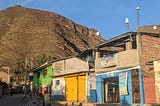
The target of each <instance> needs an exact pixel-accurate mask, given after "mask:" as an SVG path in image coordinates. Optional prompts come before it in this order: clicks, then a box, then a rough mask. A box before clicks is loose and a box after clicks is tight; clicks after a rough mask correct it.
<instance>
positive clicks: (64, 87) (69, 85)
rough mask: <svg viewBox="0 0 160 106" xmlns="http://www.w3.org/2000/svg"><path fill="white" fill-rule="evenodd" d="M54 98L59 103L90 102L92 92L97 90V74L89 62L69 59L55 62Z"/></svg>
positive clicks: (74, 58) (73, 58) (75, 58)
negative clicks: (90, 68)
mask: <svg viewBox="0 0 160 106" xmlns="http://www.w3.org/2000/svg"><path fill="white" fill-rule="evenodd" d="M52 66H53V83H52V98H53V100H58V101H60V100H61V101H73V102H77V101H78V102H86V101H89V96H90V93H89V92H90V90H91V89H95V73H94V71H90V70H89V65H88V63H87V62H85V61H83V60H81V59H79V58H77V57H68V58H64V59H61V60H59V61H54V62H53V63H52Z"/></svg>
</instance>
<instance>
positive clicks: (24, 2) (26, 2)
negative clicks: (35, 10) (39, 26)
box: [14, 0, 33, 5]
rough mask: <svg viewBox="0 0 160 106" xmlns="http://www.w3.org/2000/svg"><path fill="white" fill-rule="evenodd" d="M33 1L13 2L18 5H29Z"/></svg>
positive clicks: (19, 0) (21, 0)
mask: <svg viewBox="0 0 160 106" xmlns="http://www.w3.org/2000/svg"><path fill="white" fill-rule="evenodd" d="M32 1H33V0H15V1H14V2H15V3H16V4H19V5H26V4H29V3H31V2H32Z"/></svg>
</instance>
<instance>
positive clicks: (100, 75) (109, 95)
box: [83, 32, 160, 105]
mask: <svg viewBox="0 0 160 106" xmlns="http://www.w3.org/2000/svg"><path fill="white" fill-rule="evenodd" d="M84 53H85V54H88V55H89V56H92V57H93V59H95V61H94V63H93V64H94V66H95V67H94V69H92V70H94V71H95V72H96V95H97V96H96V98H97V99H96V101H97V102H98V103H118V104H121V105H133V104H136V105H137V104H153V103H157V102H156V93H155V83H154V82H155V78H154V71H153V67H151V66H149V65H146V62H148V61H151V60H155V59H158V58H160V55H159V53H160V37H159V35H158V34H154V33H146V32H138V33H137V32H127V33H124V34H122V35H119V36H116V37H114V38H111V39H109V40H107V41H106V42H104V43H102V44H99V45H96V46H94V47H91V48H88V50H86V51H85V52H84ZM85 56H86V55H84V54H83V57H85ZM86 57H87V56H86ZM84 59H86V58H84Z"/></svg>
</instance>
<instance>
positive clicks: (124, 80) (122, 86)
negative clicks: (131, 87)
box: [119, 72, 128, 95]
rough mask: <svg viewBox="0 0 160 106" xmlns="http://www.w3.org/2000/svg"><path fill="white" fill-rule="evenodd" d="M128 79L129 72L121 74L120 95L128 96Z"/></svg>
mask: <svg viewBox="0 0 160 106" xmlns="http://www.w3.org/2000/svg"><path fill="white" fill-rule="evenodd" d="M127 78H128V72H123V73H120V74H119V90H120V95H128V89H127Z"/></svg>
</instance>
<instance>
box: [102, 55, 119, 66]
mask: <svg viewBox="0 0 160 106" xmlns="http://www.w3.org/2000/svg"><path fill="white" fill-rule="evenodd" d="M100 63H101V66H102V67H111V66H115V65H116V58H115V54H109V55H106V56H103V57H102V58H101V60H100Z"/></svg>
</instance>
